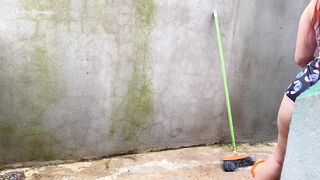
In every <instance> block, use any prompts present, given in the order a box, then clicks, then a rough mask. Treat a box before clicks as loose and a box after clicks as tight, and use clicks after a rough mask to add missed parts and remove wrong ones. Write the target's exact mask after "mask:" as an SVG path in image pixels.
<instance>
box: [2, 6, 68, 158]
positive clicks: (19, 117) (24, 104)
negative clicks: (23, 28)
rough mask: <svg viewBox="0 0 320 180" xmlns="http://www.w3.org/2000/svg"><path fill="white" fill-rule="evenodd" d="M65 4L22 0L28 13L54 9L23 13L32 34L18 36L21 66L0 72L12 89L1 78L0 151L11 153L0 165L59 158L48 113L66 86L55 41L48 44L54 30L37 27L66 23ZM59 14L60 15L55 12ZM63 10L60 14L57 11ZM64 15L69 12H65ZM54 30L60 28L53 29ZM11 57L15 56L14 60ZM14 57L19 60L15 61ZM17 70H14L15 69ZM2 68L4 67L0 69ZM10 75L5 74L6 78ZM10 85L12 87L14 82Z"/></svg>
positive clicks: (19, 64)
mask: <svg viewBox="0 0 320 180" xmlns="http://www.w3.org/2000/svg"><path fill="white" fill-rule="evenodd" d="M69 3H70V1H69V0H65V1H52V0H41V1H35V0H25V1H24V2H23V3H22V4H23V5H24V8H25V9H26V10H27V11H29V12H32V11H38V12H39V11H50V10H52V11H54V12H55V14H54V15H50V16H48V15H41V14H32V13H31V14H25V15H23V18H22V20H25V21H29V22H30V21H31V22H33V23H34V26H35V27H36V28H35V32H34V33H33V34H31V35H28V36H26V35H24V36H19V37H17V39H19V42H18V43H17V44H19V48H20V51H21V54H22V57H18V58H23V59H22V60H21V59H18V60H19V61H20V62H19V63H17V64H16V65H13V66H10V67H8V66H7V67H4V68H9V69H15V70H16V71H9V70H8V71H1V72H2V73H10V75H9V77H10V78H11V80H12V82H14V84H13V85H10V84H9V82H7V81H5V80H4V79H2V78H3V77H5V76H3V74H1V77H0V82H3V83H4V85H5V87H6V88H3V89H2V91H3V94H1V95H0V97H1V99H5V98H6V96H9V97H10V99H12V100H10V101H8V106H9V107H10V108H3V109H1V113H3V114H5V115H6V116H4V117H2V118H0V120H1V122H2V123H1V124H0V147H1V148H2V149H4V151H0V154H1V155H3V154H2V153H3V152H12V153H11V154H10V155H8V156H2V157H1V158H0V162H1V161H4V162H7V163H10V162H14V161H15V160H19V161H32V160H55V159H58V158H59V159H63V157H62V156H61V155H58V154H56V153H55V152H54V151H55V146H56V145H57V144H59V140H58V139H57V138H56V137H55V131H56V130H55V129H50V128H49V125H48V124H47V123H48V119H47V118H48V116H47V115H48V113H49V111H50V108H52V107H54V105H55V104H56V103H58V102H59V100H60V99H61V98H62V97H63V96H64V88H65V87H64V83H63V80H62V79H61V78H59V77H60V76H59V70H58V69H59V68H58V67H59V65H60V64H59V63H58V61H59V60H58V58H57V57H58V56H57V52H55V50H54V49H55V47H53V46H56V43H54V42H52V40H53V39H54V38H52V36H55V35H56V34H55V32H56V31H57V30H56V29H50V30H48V29H45V28H39V26H40V24H44V25H48V24H50V23H51V24H58V23H65V21H66V19H65V17H66V16H64V12H65V11H66V9H68V8H67V7H68V6H69V5H68V4H69ZM56 12H59V13H60V14H59V13H56ZM61 12H62V13H61ZM66 14H67V13H66ZM55 28H58V27H55ZM7 56H8V57H6V59H4V61H11V58H12V57H10V56H11V55H7ZM13 57H14V56H13ZM15 58H17V57H15ZM14 66H16V67H14ZM0 69H2V68H0ZM7 76H8V75H7ZM12 82H10V83H12ZM12 92H14V93H12Z"/></svg>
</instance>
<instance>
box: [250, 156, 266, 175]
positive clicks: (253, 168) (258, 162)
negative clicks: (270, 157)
mask: <svg viewBox="0 0 320 180" xmlns="http://www.w3.org/2000/svg"><path fill="white" fill-rule="evenodd" d="M265 161H266V160H265V159H261V160H258V161H257V162H256V163H254V165H253V166H252V168H251V174H252V177H255V176H256V174H255V172H254V170H255V169H256V167H257V166H258V165H259V164H261V163H263V162H265Z"/></svg>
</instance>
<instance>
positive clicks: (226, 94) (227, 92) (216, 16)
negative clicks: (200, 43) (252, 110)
mask: <svg viewBox="0 0 320 180" xmlns="http://www.w3.org/2000/svg"><path fill="white" fill-rule="evenodd" d="M213 15H214V23H215V28H216V33H217V41H218V48H219V56H220V62H221V63H220V64H221V71H222V77H223V85H224V94H225V97H226V105H227V111H228V120H229V129H230V134H231V145H232V151H233V152H236V151H237V146H236V140H235V136H234V129H233V123H232V113H231V105H230V98H229V91H228V83H227V73H226V68H225V64H224V56H223V49H222V41H221V35H220V28H219V20H218V13H217V12H216V11H214V13H213Z"/></svg>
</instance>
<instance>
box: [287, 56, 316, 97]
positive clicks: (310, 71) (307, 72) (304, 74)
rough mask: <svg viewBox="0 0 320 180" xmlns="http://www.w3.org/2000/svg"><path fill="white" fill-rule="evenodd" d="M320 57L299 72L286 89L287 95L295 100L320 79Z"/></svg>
mask: <svg viewBox="0 0 320 180" xmlns="http://www.w3.org/2000/svg"><path fill="white" fill-rule="evenodd" d="M319 67H320V57H317V58H315V59H314V60H312V61H311V62H309V63H308V64H307V66H306V67H305V69H303V70H302V71H301V72H299V73H298V75H297V76H296V77H295V79H294V80H293V81H292V83H291V84H290V86H289V87H288V89H287V90H286V93H285V94H286V96H287V97H288V98H289V99H291V100H292V101H293V102H295V101H296V98H297V97H298V96H299V95H300V94H301V93H302V92H303V91H305V90H307V89H308V88H309V87H311V86H313V85H314V84H315V83H316V82H317V81H318V80H319V74H320V68H319Z"/></svg>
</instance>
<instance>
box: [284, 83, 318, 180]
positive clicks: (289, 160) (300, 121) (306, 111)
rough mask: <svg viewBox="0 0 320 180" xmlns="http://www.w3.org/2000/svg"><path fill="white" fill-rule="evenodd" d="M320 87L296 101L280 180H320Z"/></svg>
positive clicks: (313, 88)
mask: <svg viewBox="0 0 320 180" xmlns="http://www.w3.org/2000/svg"><path fill="white" fill-rule="evenodd" d="M319 106H320V83H317V84H316V85H315V86H313V87H311V88H310V89H309V90H307V91H305V92H304V93H303V94H302V95H301V97H299V98H298V99H297V102H296V108H295V110H294V112H293V117H292V121H291V125H290V131H289V137H288V145H287V153H286V157H285V161H284V166H283V170H282V174H281V179H284V180H289V179H290V180H291V179H292V180H295V179H297V180H298V179H319V177H320V168H319V166H318V164H319V160H320V158H319V157H318V156H317V151H318V150H319V149H320V144H319V133H320V121H319V120H320V118H319V117H320V112H319V109H318V108H319Z"/></svg>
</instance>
